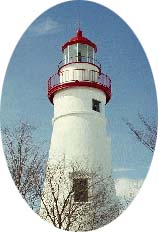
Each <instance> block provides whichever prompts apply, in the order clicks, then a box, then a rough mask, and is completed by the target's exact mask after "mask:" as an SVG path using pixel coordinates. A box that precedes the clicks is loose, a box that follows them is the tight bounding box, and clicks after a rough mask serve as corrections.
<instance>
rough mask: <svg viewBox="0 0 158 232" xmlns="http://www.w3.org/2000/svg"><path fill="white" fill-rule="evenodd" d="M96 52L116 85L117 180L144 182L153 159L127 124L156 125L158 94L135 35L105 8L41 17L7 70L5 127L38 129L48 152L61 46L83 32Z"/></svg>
mask: <svg viewBox="0 0 158 232" xmlns="http://www.w3.org/2000/svg"><path fill="white" fill-rule="evenodd" d="M79 11H80V24H81V29H82V30H83V35H84V36H85V37H87V38H89V39H90V40H91V41H93V42H94V43H95V44H96V45H97V47H98V52H97V59H98V61H99V62H100V63H101V64H102V71H103V72H104V73H107V74H108V75H109V76H110V77H111V80H112V99H111V101H110V102H109V103H108V105H107V106H106V114H107V118H108V133H109V135H110V136H111V138H112V157H113V169H114V176H116V177H129V178H138V179H141V178H144V177H145V175H146V173H147V170H148V167H149V164H150V162H151V159H152V154H151V153H150V152H149V151H148V150H147V149H146V148H145V147H144V146H143V145H141V144H140V143H139V142H137V140H136V139H135V138H134V137H133V136H132V135H131V134H130V132H129V130H128V128H127V127H126V125H125V123H124V122H123V120H122V118H127V119H128V120H130V121H131V122H133V123H134V124H135V125H136V126H138V127H140V126H141V125H140V124H139V120H138V113H139V112H140V113H142V114H144V115H145V116H147V117H151V119H155V120H156V119H157V111H156V110H157V108H156V107H157V105H156V93H155V87H154V82H153V77H152V73H151V69H150V66H149V64H148V60H147V58H146V56H145V53H144V51H143V48H142V47H141V45H140V43H139V41H138V40H137V39H136V37H135V35H134V34H133V32H132V31H131V29H130V28H129V27H128V26H127V25H126V23H125V22H123V21H122V19H121V18H120V17H118V16H117V15H116V14H114V13H113V12H111V11H110V10H109V9H107V8H105V7H102V6H101V5H98V4H95V3H90V2H85V1H80V4H78V1H73V2H67V3H64V4H60V5H57V6H56V7H53V8H51V9H50V10H48V11H47V12H45V13H44V14H42V15H41V16H40V17H39V18H38V19H37V20H36V21H35V22H33V23H32V24H31V26H30V27H29V28H28V29H27V30H26V32H25V33H24V35H23V36H22V37H21V39H20V40H19V43H18V44H17V47H16V49H15V51H14V53H13V55H12V57H11V60H10V63H9V65H8V69H7V73H6V77H5V81H4V86H3V92H2V100H1V121H2V126H5V125H9V126H15V125H16V124H17V123H18V122H19V120H21V121H28V122H29V123H31V124H33V125H35V126H37V128H38V129H37V133H36V137H37V139H38V140H40V141H43V140H44V141H46V143H45V149H47V150H48V149H49V144H50V138H51V133H52V124H51V120H52V116H53V106H52V105H51V104H50V103H49V101H48V99H47V80H48V78H49V76H51V75H52V74H53V73H56V72H57V65H58V63H59V62H60V61H61V60H62V53H61V46H62V45H63V44H64V43H65V42H66V41H67V40H69V38H71V37H73V36H74V35H75V33H76V30H77V28H78V15H79V13H78V12H79Z"/></svg>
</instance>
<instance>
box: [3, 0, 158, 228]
mask: <svg viewBox="0 0 158 232" xmlns="http://www.w3.org/2000/svg"><path fill="white" fill-rule="evenodd" d="M59 2H62V1H56V0H53V1H52V0H40V1H39V0H12V1H10V0H4V1H1V3H0V31H1V33H0V90H1V88H2V84H3V79H4V75H5V71H6V68H7V64H8V62H9V58H10V56H11V54H12V52H13V50H14V48H15V46H16V44H17V42H18V40H19V39H20V37H21V35H22V33H23V32H24V31H25V29H26V28H27V27H28V26H29V25H30V23H31V22H32V21H33V20H34V19H35V18H36V17H37V16H39V15H40V14H41V13H43V12H44V11H45V10H47V9H48V8H50V7H51V6H54V5H55V4H57V3H59ZM97 2H98V3H101V4H103V5H106V6H107V7H109V8H110V9H112V10H113V11H114V12H116V13H117V14H119V15H120V16H121V17H122V18H123V19H124V20H125V21H126V22H127V23H128V25H129V26H130V27H131V28H132V29H133V30H134V32H135V34H136V35H137V37H138V39H139V40H140V41H141V43H142V45H143V47H144V49H145V52H146V54H147V56H148V59H149V62H150V64H151V68H152V71H153V75H154V79H155V82H156V86H157V88H158V81H157V78H158V61H157V56H158V31H157V28H158V26H157V22H158V13H157V1H156V0H150V1H148V0H146V1H143V0H142V1H141V0H140V1H138V0H104V1H101V0H97ZM17 86H18V85H17ZM156 151H157V152H155V155H154V159H153V162H152V165H151V168H150V171H149V174H148V176H147V178H146V181H145V183H144V185H143V188H142V189H141V191H140V192H139V194H138V196H137V197H136V199H135V200H134V201H133V203H132V204H131V206H130V207H129V208H128V210H126V211H125V212H124V213H123V214H122V215H121V216H120V217H119V218H118V219H117V220H115V221H114V222H113V223H111V224H109V225H107V226H105V227H104V228H102V229H99V231H105V232H106V231H107V232H116V231H121V232H127V231H128V232H133V231H134V232H137V231H143V232H149V231H151V232H155V231H158V216H157V215H158V213H157V209H158V168H157V166H158V154H156V153H158V145H157V149H156ZM0 230H1V231H5V232H8V231H16V232H21V231H23V232H28V231H36V232H51V231H55V230H57V229H55V228H54V227H52V225H50V224H47V223H45V222H43V221H42V220H41V219H40V218H39V217H38V216H37V215H36V214H34V213H33V212H32V210H31V209H29V207H28V206H27V205H26V203H25V201H24V200H23V199H21V197H20V195H19V193H18V191H17V189H16V187H15V186H14V184H13V182H12V180H11V177H10V174H9V172H8V169H7V166H6V162H5V159H4V156H3V152H2V145H1V146H0Z"/></svg>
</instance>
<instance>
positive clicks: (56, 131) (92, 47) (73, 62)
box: [40, 29, 118, 231]
mask: <svg viewBox="0 0 158 232" xmlns="http://www.w3.org/2000/svg"><path fill="white" fill-rule="evenodd" d="M62 53H63V60H62V61H61V62H60V63H59V65H58V69H57V73H56V74H54V75H53V76H51V77H50V78H49V80H48V98H49V100H50V102H51V103H52V105H53V106H54V114H53V119H52V125H53V132H52V138H51V144H50V150H49V157H48V162H47V170H46V175H45V180H44V185H43V191H42V194H41V199H42V200H41V207H40V215H41V217H42V218H44V219H46V220H47V221H49V222H51V223H53V224H54V225H55V226H56V227H58V228H62V229H65V230H73V231H86V230H92V229H96V228H99V227H100V226H103V225H105V224H107V223H109V222H111V221H112V220H113V219H114V218H116V217H117V216H118V208H117V203H116V202H117V201H116V193H115V187H114V181H113V178H112V166H111V140H110V137H109V136H108V134H107V131H106V125H107V118H106V114H105V107H106V105H107V104H108V103H109V101H110V99H111V80H110V78H109V76H107V75H106V74H104V73H103V72H102V68H101V64H99V63H98V62H97V59H96V53H97V46H96V44H95V43H93V42H92V41H90V40H89V39H87V38H86V37H84V36H83V32H82V31H81V30H80V29H78V30H77V32H76V35H75V36H74V37H73V38H71V39H70V40H68V41H67V42H66V43H64V44H63V46H62Z"/></svg>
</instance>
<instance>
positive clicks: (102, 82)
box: [48, 70, 111, 104]
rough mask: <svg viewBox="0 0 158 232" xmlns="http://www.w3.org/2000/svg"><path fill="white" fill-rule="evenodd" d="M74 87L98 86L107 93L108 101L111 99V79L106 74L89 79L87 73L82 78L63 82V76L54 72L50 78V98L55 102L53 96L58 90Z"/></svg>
mask: <svg viewBox="0 0 158 232" xmlns="http://www.w3.org/2000/svg"><path fill="white" fill-rule="evenodd" d="M74 71H75V70H74ZM72 87H92V88H97V89H100V90H101V91H103V92H104V93H105V95H106V103H108V102H109V100H110V99H111V80H110V78H109V77H108V76H107V75H105V74H103V73H102V74H101V75H99V76H98V77H97V80H96V78H95V79H87V78H85V75H82V76H80V79H79V80H77V79H71V80H70V79H68V80H67V81H66V80H64V81H63V82H62V78H60V76H59V75H58V74H54V75H53V76H51V77H50V78H49V80H48V98H49V100H50V102H51V103H52V104H53V97H54V94H55V93H56V92H57V91H60V90H62V89H66V88H72Z"/></svg>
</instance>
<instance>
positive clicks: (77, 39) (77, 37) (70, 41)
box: [62, 29, 97, 52]
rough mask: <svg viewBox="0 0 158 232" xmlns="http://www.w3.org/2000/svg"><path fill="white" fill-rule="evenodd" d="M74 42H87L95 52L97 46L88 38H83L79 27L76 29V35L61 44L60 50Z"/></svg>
mask: <svg viewBox="0 0 158 232" xmlns="http://www.w3.org/2000/svg"><path fill="white" fill-rule="evenodd" d="M75 43H81V44H87V45H89V46H91V47H93V48H94V51H95V52H97V46H96V45H95V44H94V43H92V42H91V41H90V40H89V39H87V38H85V37H83V36H82V31H81V30H80V29H79V30H77V33H76V36H75V37H73V38H71V39H70V40H69V41H68V42H66V43H65V44H64V45H63V46H62V51H64V49H65V48H67V46H68V45H72V44H75Z"/></svg>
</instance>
